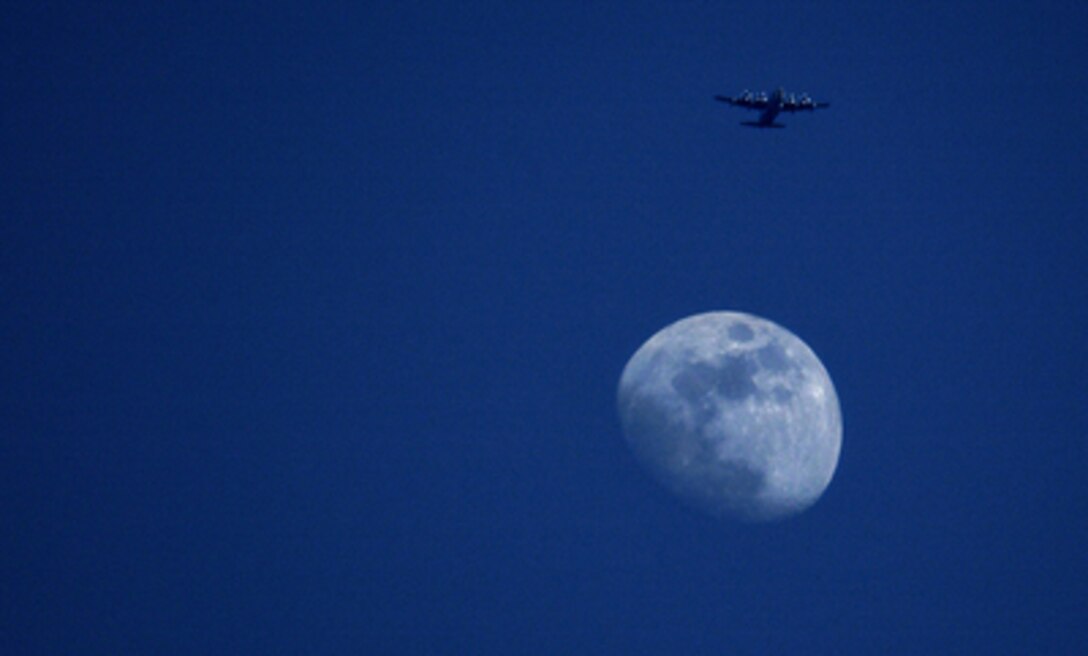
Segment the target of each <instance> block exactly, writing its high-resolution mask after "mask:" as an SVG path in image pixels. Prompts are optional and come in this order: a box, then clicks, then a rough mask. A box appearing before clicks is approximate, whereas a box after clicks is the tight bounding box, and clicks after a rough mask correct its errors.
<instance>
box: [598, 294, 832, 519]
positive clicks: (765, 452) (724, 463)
mask: <svg viewBox="0 0 1088 656" xmlns="http://www.w3.org/2000/svg"><path fill="white" fill-rule="evenodd" d="M617 406H618V409H619V415H620V421H621V423H622V425H623V432H624V435H625V436H626V438H627V443H628V445H629V446H630V447H631V449H632V450H633V451H634V453H635V455H636V457H637V458H638V460H639V461H640V462H641V463H642V464H643V465H644V466H645V467H646V468H647V469H648V470H649V472H650V473H651V474H652V475H653V476H654V477H655V478H657V479H658V480H659V481H660V482H661V483H663V484H664V485H665V487H666V488H668V489H669V490H671V491H672V492H673V493H675V494H676V495H678V496H679V497H680V498H682V499H684V500H685V501H687V502H688V503H689V504H691V505H693V506H695V507H698V508H700V509H702V510H704V511H707V512H709V513H711V514H713V515H715V516H719V517H731V518H735V519H740V520H745V521H757V522H758V521H773V520H778V519H783V518H786V517H789V516H791V515H795V514H797V513H799V512H801V511H803V510H805V509H807V508H808V507H810V506H811V505H812V504H814V503H816V501H817V499H819V498H820V495H822V494H823V492H824V490H825V489H827V486H828V484H830V483H831V478H832V476H834V474H835V468H836V466H837V465H838V462H839V451H840V450H841V448H842V414H841V412H840V410H839V400H838V396H837V395H836V394H835V387H834V386H833V385H832V383H831V377H830V376H828V373H827V370H826V369H824V366H823V364H822V363H821V362H820V360H819V359H818V358H817V357H816V354H815V353H813V352H812V349H810V348H809V347H808V345H806V344H805V343H804V342H802V341H801V340H800V339H799V338H798V337H796V336H795V335H794V334H793V333H791V332H789V331H788V330H786V329H785V328H782V327H781V326H779V325H777V324H775V323H773V322H771V321H768V320H766V319H762V318H760V317H756V316H753V315H750V314H744V313H741V312H707V313H704V314H697V315H694V316H691V317H687V318H686V319H681V320H680V321H677V322H676V323H674V324H672V325H670V326H667V327H666V328H664V329H662V330H661V331H660V332H658V333H657V334H655V335H654V336H653V337H651V338H650V339H649V340H647V341H646V343H645V344H643V345H642V346H641V347H640V348H639V349H638V351H636V352H635V354H634V355H633V356H631V359H630V360H629V361H628V362H627V366H626V367H624V370H623V375H622V376H621V377H620V382H619V391H618V393H617Z"/></svg>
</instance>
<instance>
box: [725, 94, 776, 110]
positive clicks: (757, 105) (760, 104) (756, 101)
mask: <svg viewBox="0 0 1088 656" xmlns="http://www.w3.org/2000/svg"><path fill="white" fill-rule="evenodd" d="M714 100H717V101H718V102H723V103H728V104H730V105H732V106H734V107H744V108H746V109H765V108H766V107H767V105H769V104H770V102H769V101H768V100H767V99H766V98H762V97H759V96H754V95H751V94H746V95H743V96H739V97H737V98H730V97H729V96H714Z"/></svg>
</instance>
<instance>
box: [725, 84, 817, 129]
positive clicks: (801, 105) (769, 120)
mask: <svg viewBox="0 0 1088 656" xmlns="http://www.w3.org/2000/svg"><path fill="white" fill-rule="evenodd" d="M714 100H718V101H721V102H723V103H729V104H730V105H732V106H734V107H743V108H745V109H758V110H760V112H761V113H760V115H759V120H758V121H743V122H742V123H741V125H747V126H748V127H752V128H784V127H786V126H785V125H784V124H782V123H775V122H774V119H775V118H777V117H778V114H779V113H781V112H790V113H792V112H811V111H814V110H817V109H823V108H824V107H830V106H831V103H826V102H816V101H815V100H813V99H812V98H810V97H809V95H808V94H807V93H801V94H793V93H786V90H785V89H783V88H781V87H779V88H778V89H775V91H774V93H772V94H771V95H770V96H768V95H767V92H765V91H760V92H759V93H752V92H751V91H748V90H745V91H742V92H741V94H740V95H739V96H737V97H736V98H730V97H729V96H714Z"/></svg>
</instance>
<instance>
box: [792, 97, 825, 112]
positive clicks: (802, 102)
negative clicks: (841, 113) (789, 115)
mask: <svg viewBox="0 0 1088 656" xmlns="http://www.w3.org/2000/svg"><path fill="white" fill-rule="evenodd" d="M830 106H831V103H827V102H816V101H815V100H813V99H812V98H809V97H808V96H801V97H800V98H795V97H792V96H791V97H789V98H787V99H786V100H784V101H783V102H782V111H784V112H811V111H814V110H817V109H824V108H825V107H830Z"/></svg>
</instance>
